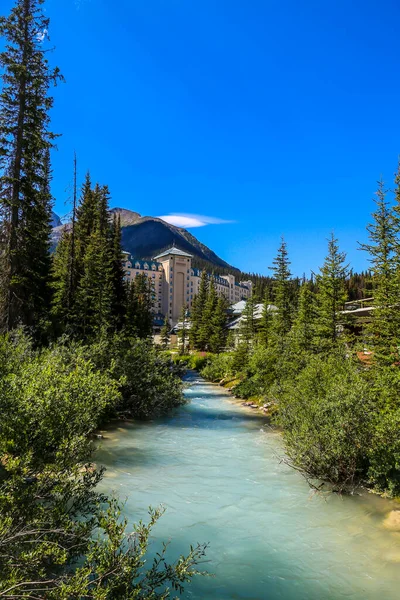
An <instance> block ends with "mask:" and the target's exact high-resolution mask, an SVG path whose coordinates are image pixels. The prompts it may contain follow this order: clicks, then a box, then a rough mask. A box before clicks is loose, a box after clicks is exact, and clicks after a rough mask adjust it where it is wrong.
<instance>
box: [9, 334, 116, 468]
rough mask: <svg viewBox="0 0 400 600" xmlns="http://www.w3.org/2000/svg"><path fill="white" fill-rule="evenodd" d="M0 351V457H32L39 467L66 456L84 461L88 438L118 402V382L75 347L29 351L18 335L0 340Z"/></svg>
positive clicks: (26, 343) (24, 341) (63, 458)
mask: <svg viewBox="0 0 400 600" xmlns="http://www.w3.org/2000/svg"><path fill="white" fill-rule="evenodd" d="M0 352H1V354H2V369H3V374H4V375H3V377H2V378H1V379H0V412H1V415H2V423H1V434H0V455H3V454H5V455H8V456H32V457H33V458H34V459H35V461H36V462H38V461H39V462H41V463H51V462H54V461H55V460H56V459H59V460H66V459H67V457H68V456H69V455H70V454H71V453H72V455H73V456H74V458H75V459H78V458H77V454H78V455H79V456H80V458H84V453H85V452H87V445H86V440H87V438H88V436H89V434H90V433H91V432H92V431H93V430H94V429H96V427H98V425H99V423H100V421H101V420H102V418H103V416H104V414H105V413H106V412H107V411H108V410H110V409H111V408H112V407H115V406H116V405H117V403H118V401H119V400H120V393H119V390H118V388H119V383H118V382H117V381H115V380H113V379H111V377H110V376H109V374H108V373H100V372H98V371H97V370H96V369H95V367H94V365H93V363H92V362H91V361H90V360H88V359H87V358H85V357H84V356H83V355H82V354H81V352H80V351H79V350H78V349H72V350H69V349H66V348H58V347H54V348H52V349H50V350H42V351H37V352H33V351H32V350H31V348H30V346H29V341H28V340H27V339H26V338H24V337H20V338H19V339H18V340H17V341H16V343H13V341H12V340H11V339H10V338H8V339H7V338H5V339H4V338H3V340H2V344H1V351H0ZM15 357H18V358H19V359H20V362H19V363H18V364H17V363H16V362H15ZM7 371H8V373H7V374H5V372H7ZM79 448H80V449H81V452H78V450H79ZM82 453H83V454H82Z"/></svg>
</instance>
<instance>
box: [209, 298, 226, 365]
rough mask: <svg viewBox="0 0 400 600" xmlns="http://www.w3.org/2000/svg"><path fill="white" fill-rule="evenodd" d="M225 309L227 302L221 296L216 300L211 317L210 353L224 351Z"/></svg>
mask: <svg viewBox="0 0 400 600" xmlns="http://www.w3.org/2000/svg"><path fill="white" fill-rule="evenodd" d="M227 308H228V301H227V300H226V298H225V297H224V296H222V297H221V298H218V300H217V303H216V306H215V309H214V312H213V314H212V315H211V333H210V338H209V344H208V346H209V348H210V350H211V352H214V353H216V354H219V352H222V350H224V348H225V346H226V342H227V337H228V334H227V328H226V325H227V312H226V311H227Z"/></svg>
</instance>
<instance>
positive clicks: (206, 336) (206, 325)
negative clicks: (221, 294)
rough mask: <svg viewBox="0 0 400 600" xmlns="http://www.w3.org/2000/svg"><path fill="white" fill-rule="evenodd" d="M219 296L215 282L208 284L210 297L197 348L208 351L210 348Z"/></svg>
mask: <svg viewBox="0 0 400 600" xmlns="http://www.w3.org/2000/svg"><path fill="white" fill-rule="evenodd" d="M217 303H218V296H217V292H216V289H215V284H214V281H213V280H212V279H211V280H210V281H209V284H208V295H207V300H206V303H205V306H204V310H203V315H202V319H201V323H200V329H199V331H198V334H197V348H198V349H199V350H207V349H208V348H209V347H210V343H211V336H212V333H213V327H214V326H213V319H214V315H215V311H216V308H217Z"/></svg>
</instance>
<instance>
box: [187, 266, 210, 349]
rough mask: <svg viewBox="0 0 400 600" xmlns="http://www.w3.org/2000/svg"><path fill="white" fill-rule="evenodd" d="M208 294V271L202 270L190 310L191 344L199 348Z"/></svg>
mask: <svg viewBox="0 0 400 600" xmlns="http://www.w3.org/2000/svg"><path fill="white" fill-rule="evenodd" d="M207 296H208V276H207V272H206V271H202V272H201V278H200V286H199V293H198V294H197V295H196V296H195V298H194V299H193V303H192V308H191V311H190V321H191V326H190V345H191V347H192V348H196V349H197V350H199V349H200V348H199V336H200V330H201V327H202V323H203V314H204V308H205V305H206V301H207Z"/></svg>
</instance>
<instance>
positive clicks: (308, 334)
mask: <svg viewBox="0 0 400 600" xmlns="http://www.w3.org/2000/svg"><path fill="white" fill-rule="evenodd" d="M316 319H317V312H316V298H315V294H314V292H312V291H311V287H310V284H309V282H307V281H304V283H303V285H302V286H301V288H300V296H299V306H298V310H297V314H296V318H295V320H294V322H293V327H292V330H291V337H292V343H293V344H294V345H295V346H296V348H298V349H299V350H302V351H312V350H313V345H314V342H315V326H316Z"/></svg>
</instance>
